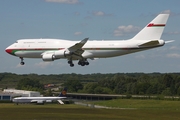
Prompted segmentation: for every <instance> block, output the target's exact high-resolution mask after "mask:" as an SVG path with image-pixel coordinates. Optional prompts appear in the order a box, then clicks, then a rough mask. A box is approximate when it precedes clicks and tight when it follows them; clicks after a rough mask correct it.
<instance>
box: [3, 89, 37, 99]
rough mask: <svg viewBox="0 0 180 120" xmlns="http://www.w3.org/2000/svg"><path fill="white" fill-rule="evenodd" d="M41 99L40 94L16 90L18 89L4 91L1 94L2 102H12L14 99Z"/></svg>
mask: <svg viewBox="0 0 180 120" xmlns="http://www.w3.org/2000/svg"><path fill="white" fill-rule="evenodd" d="M17 96H22V97H39V96H40V93H39V92H36V91H26V90H16V89H4V90H3V91H2V92H0V100H12V99H13V98H14V97H17Z"/></svg>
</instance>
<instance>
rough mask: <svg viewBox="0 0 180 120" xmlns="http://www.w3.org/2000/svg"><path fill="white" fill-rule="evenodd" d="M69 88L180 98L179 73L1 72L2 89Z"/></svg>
mask: <svg viewBox="0 0 180 120" xmlns="http://www.w3.org/2000/svg"><path fill="white" fill-rule="evenodd" d="M49 83H51V84H57V85H61V86H66V87H68V92H79V93H93V94H133V95H167V96H179V95H180V74H179V73H148V74H145V73H115V74H100V73H97V74H85V75H81V74H75V73H72V74H59V75H37V74H26V75H25V74H24V75H17V74H12V73H0V87H8V86H9V85H10V86H11V87H13V86H14V87H16V88H18V89H31V90H39V91H42V90H43V89H44V88H43V86H44V84H49Z"/></svg>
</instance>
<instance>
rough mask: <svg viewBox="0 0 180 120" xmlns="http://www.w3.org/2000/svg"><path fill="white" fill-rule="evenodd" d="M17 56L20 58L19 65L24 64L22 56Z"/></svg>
mask: <svg viewBox="0 0 180 120" xmlns="http://www.w3.org/2000/svg"><path fill="white" fill-rule="evenodd" d="M19 58H20V59H21V62H20V64H21V65H24V64H25V63H24V61H23V60H24V59H23V57H19Z"/></svg>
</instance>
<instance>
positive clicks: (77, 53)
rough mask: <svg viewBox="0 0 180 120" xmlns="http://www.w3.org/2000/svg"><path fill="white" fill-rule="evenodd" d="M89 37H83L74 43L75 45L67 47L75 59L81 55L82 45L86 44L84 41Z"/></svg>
mask: <svg viewBox="0 0 180 120" xmlns="http://www.w3.org/2000/svg"><path fill="white" fill-rule="evenodd" d="M88 39H89V38H85V39H83V40H82V41H81V42H79V43H76V44H75V45H73V46H71V47H69V48H67V49H68V50H69V51H70V52H71V53H73V57H75V58H76V57H77V59H78V58H79V57H82V56H81V55H82V53H83V52H84V50H83V49H82V47H83V46H84V45H85V44H86V42H87V41H88Z"/></svg>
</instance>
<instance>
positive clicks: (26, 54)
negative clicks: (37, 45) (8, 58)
mask: <svg viewBox="0 0 180 120" xmlns="http://www.w3.org/2000/svg"><path fill="white" fill-rule="evenodd" d="M43 52H44V51H18V52H16V53H15V55H16V56H18V57H24V58H41V57H42V56H41V54H42V53H43Z"/></svg>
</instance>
